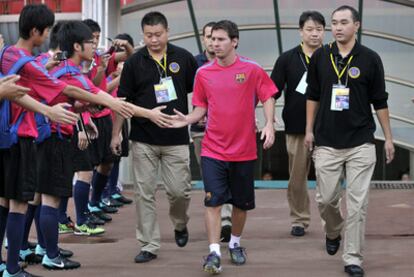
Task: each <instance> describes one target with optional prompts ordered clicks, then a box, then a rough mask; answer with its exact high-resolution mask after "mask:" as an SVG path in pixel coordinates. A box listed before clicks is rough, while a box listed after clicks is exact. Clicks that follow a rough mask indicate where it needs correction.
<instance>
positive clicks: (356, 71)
mask: <svg viewBox="0 0 414 277" xmlns="http://www.w3.org/2000/svg"><path fill="white" fill-rule="evenodd" d="M348 75H349V77H351V78H352V79H356V78H358V77H359V75H361V70H359V68H358V67H356V66H353V67H351V68H350V69H349V70H348Z"/></svg>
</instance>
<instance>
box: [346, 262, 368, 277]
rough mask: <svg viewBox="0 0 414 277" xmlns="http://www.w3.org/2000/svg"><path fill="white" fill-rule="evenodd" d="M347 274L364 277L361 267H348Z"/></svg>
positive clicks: (353, 276) (352, 265)
mask: <svg viewBox="0 0 414 277" xmlns="http://www.w3.org/2000/svg"><path fill="white" fill-rule="evenodd" d="M345 272H346V273H348V275H349V276H352V277H364V270H363V269H362V267H360V266H359V265H354V264H351V265H346V266H345Z"/></svg>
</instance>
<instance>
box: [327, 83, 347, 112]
mask: <svg viewBox="0 0 414 277" xmlns="http://www.w3.org/2000/svg"><path fill="white" fill-rule="evenodd" d="M343 110H349V88H347V87H345V86H344V85H340V84H336V85H333V86H332V96H331V111H343Z"/></svg>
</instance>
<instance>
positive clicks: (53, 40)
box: [49, 21, 63, 49]
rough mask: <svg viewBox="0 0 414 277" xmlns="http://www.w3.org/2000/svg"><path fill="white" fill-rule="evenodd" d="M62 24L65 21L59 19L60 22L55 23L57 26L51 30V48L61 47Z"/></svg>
mask: <svg viewBox="0 0 414 277" xmlns="http://www.w3.org/2000/svg"><path fill="white" fill-rule="evenodd" d="M62 25H63V21H59V22H58V23H56V24H55V26H53V28H52V30H51V31H50V42H49V48H50V49H57V48H58V47H59V42H58V33H59V30H60V27H62Z"/></svg>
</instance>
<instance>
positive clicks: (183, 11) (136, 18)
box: [120, 1, 193, 45]
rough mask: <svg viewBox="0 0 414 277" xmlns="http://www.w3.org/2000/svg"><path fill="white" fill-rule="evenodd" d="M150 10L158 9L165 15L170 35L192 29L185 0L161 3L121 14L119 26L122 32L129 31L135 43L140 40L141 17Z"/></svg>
mask: <svg viewBox="0 0 414 277" xmlns="http://www.w3.org/2000/svg"><path fill="white" fill-rule="evenodd" d="M150 11H159V12H161V13H163V14H164V15H165V16H166V17H167V20H168V26H169V28H170V35H174V34H179V33H184V32H189V31H192V30H193V25H192V23H191V17H190V14H189V12H188V7H187V2H186V1H180V2H175V3H171V4H166V5H161V6H157V7H152V8H150V9H145V10H141V11H137V12H133V13H130V14H126V15H123V16H121V22H120V23H121V24H120V28H121V30H122V31H123V32H125V33H129V34H130V35H131V36H132V38H133V39H134V42H135V44H136V45H138V44H139V43H140V42H141V41H142V30H141V19H142V17H143V16H144V15H145V14H146V13H148V12H150Z"/></svg>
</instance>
